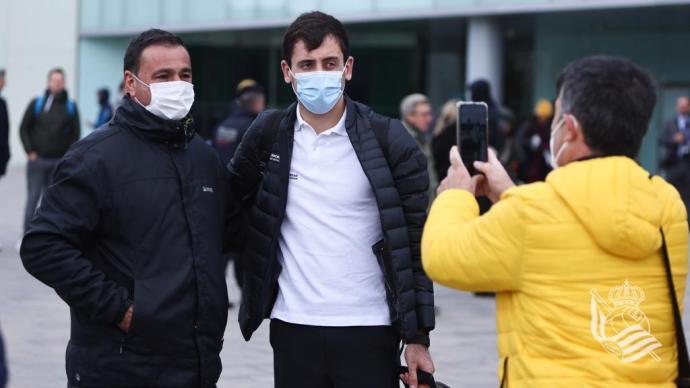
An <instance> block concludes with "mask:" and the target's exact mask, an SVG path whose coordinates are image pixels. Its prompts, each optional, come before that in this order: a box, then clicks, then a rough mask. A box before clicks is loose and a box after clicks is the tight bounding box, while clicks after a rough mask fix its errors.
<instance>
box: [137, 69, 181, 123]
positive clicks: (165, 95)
mask: <svg viewBox="0 0 690 388" xmlns="http://www.w3.org/2000/svg"><path fill="white" fill-rule="evenodd" d="M132 76H133V77H134V79H136V80H137V81H139V82H141V84H142V85H146V87H148V88H149V90H150V91H151V103H150V104H149V105H144V104H142V103H141V102H140V101H139V100H138V99H136V98H135V99H136V101H137V102H138V103H139V104H140V105H141V106H143V107H144V108H145V109H146V110H147V111H149V112H151V113H153V114H154V115H156V116H158V117H160V118H162V119H166V120H182V119H183V118H184V117H185V116H187V114H188V113H189V110H190V109H192V104H194V85H193V84H191V83H189V82H186V81H168V82H154V83H151V84H147V83H145V82H144V81H142V80H140V79H139V78H138V77H137V76H136V75H134V74H132Z"/></svg>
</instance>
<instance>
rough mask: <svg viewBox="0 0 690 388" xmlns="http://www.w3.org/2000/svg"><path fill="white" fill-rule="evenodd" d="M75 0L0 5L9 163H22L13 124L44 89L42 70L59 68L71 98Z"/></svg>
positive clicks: (6, 1) (74, 71) (0, 62)
mask: <svg viewBox="0 0 690 388" xmlns="http://www.w3.org/2000/svg"><path fill="white" fill-rule="evenodd" d="M77 16H78V2H77V0H60V1H55V0H2V1H0V67H4V68H5V69H6V70H7V76H6V79H7V85H6V87H5V89H4V90H3V91H2V95H3V97H4V98H5V100H6V101H7V105H8V108H9V114H10V133H11V134H10V149H11V152H12V159H11V160H10V163H11V164H13V165H16V164H24V163H26V157H25V153H24V149H23V148H22V146H21V143H20V141H19V123H20V122H21V119H22V116H23V114H24V111H25V109H26V107H27V104H28V103H29V101H30V100H31V99H32V98H33V97H35V96H37V95H39V94H41V93H42V92H43V91H44V90H45V87H46V79H47V78H46V77H47V74H48V71H49V70H50V69H52V68H54V67H62V68H63V69H64V70H65V72H66V78H67V89H68V91H69V92H70V94H71V97H72V98H76V99H77V101H78V100H79V98H78V97H79V96H78V95H75V94H74V91H75V90H76V84H77V80H78V77H77V36H78V24H77V20H78V19H77Z"/></svg>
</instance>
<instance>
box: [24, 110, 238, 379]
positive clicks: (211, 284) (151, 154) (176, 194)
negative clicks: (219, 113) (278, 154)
mask: <svg viewBox="0 0 690 388" xmlns="http://www.w3.org/2000/svg"><path fill="white" fill-rule="evenodd" d="M190 125H191V120H190V121H183V122H179V121H176V122H173V121H165V120H162V119H159V118H158V117H156V116H154V115H152V114H151V113H149V112H147V111H146V110H145V109H143V108H141V107H140V106H139V105H138V104H137V103H135V102H133V101H132V100H131V99H129V98H126V99H125V100H124V103H123V105H122V106H121V107H120V108H119V109H118V111H117V114H116V116H115V118H114V119H113V121H111V123H110V124H109V126H108V127H106V128H104V129H103V130H101V131H97V132H94V133H93V134H92V135H90V136H88V137H86V138H84V139H83V140H81V141H80V142H78V143H77V144H75V145H74V146H73V147H72V148H71V149H70V151H69V152H68V153H67V154H66V155H65V157H64V158H63V159H62V160H61V161H60V163H59V165H58V167H57V170H56V173H55V175H54V182H53V184H52V185H51V186H50V188H49V189H48V190H47V192H46V194H45V196H44V198H43V202H42V204H41V206H40V208H39V210H38V212H37V214H36V216H35V217H34V219H33V221H32V222H31V225H30V228H29V231H28V233H27V234H26V236H25V237H24V241H23V244H22V248H21V256H22V260H23V263H24V266H25V267H26V269H27V270H28V271H29V272H30V273H31V274H32V275H33V276H35V277H36V278H38V279H39V280H41V281H42V282H44V283H46V284H47V285H49V286H50V287H52V288H54V289H55V291H56V292H57V294H58V295H59V296H60V297H61V298H62V299H63V300H64V301H65V302H67V304H68V305H69V306H70V312H71V324H72V330H71V338H70V344H69V347H68V350H67V373H68V379H69V383H70V385H74V386H82V385H83V386H88V387H92V386H99V387H100V386H109V387H110V386H146V387H154V386H155V387H198V386H203V387H207V386H215V385H214V384H215V382H216V381H217V379H218V377H219V375H220V371H221V364H220V357H219V353H220V350H221V347H222V342H223V340H222V338H223V333H224V330H225V326H226V322H227V308H228V300H227V289H226V283H225V274H224V268H225V262H224V260H223V256H222V248H223V243H224V241H229V239H227V235H233V234H235V233H236V231H235V230H233V223H232V220H233V219H234V213H233V212H234V209H233V207H232V206H234V205H233V204H234V203H235V202H234V201H233V202H230V201H232V198H231V197H230V193H229V192H228V181H227V178H228V175H227V170H226V169H225V168H224V166H223V165H222V164H221V163H220V160H219V159H218V156H217V155H216V153H215V152H214V150H213V149H212V148H211V147H209V146H208V145H207V144H206V143H205V142H204V141H203V140H201V138H199V137H198V136H194V132H193V130H190V129H191V127H190ZM224 214H228V217H227V218H225V217H224ZM226 219H227V220H228V221H226ZM226 222H228V223H227V224H226ZM226 233H227V234H226ZM130 303H132V304H133V307H134V319H133V322H132V326H131V330H130V331H129V333H128V334H125V333H123V332H122V331H120V330H119V329H118V328H117V324H118V323H119V322H120V321H121V320H122V318H123V315H124V313H125V310H126V309H127V307H128V305H129V304H130ZM102 384H105V385H102Z"/></svg>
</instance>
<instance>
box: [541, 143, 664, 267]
mask: <svg viewBox="0 0 690 388" xmlns="http://www.w3.org/2000/svg"><path fill="white" fill-rule="evenodd" d="M660 179H661V178H654V179H653V180H652V179H650V175H649V172H647V171H645V170H644V169H643V168H642V167H640V166H639V165H638V164H637V163H636V162H635V161H634V160H632V159H630V158H627V157H605V158H595V159H589V160H585V161H580V162H573V163H570V164H568V165H567V166H565V167H562V168H559V169H557V170H555V171H553V172H551V174H549V176H548V177H547V178H546V183H547V184H549V185H550V186H551V187H553V189H554V190H555V191H556V193H557V195H558V196H559V197H560V198H561V199H562V200H563V201H564V202H565V204H566V205H567V206H568V207H569V208H570V209H571V210H572V212H573V213H574V214H575V216H576V218H577V219H578V220H579V222H580V223H581V224H582V225H584V227H585V228H586V229H587V230H588V231H589V233H590V234H591V236H592V238H593V239H594V240H595V241H596V243H597V244H598V245H599V246H600V247H601V248H602V249H603V250H605V251H607V252H610V253H613V254H615V255H617V256H621V257H625V258H629V259H639V258H644V257H648V256H649V255H650V254H652V253H653V252H654V251H657V250H658V249H660V246H661V236H660V233H659V227H660V225H661V220H662V216H663V211H664V208H665V204H664V203H663V202H662V201H663V200H664V199H663V198H665V197H667V196H664V195H660V194H661V193H660V190H662V189H664V188H665V187H666V185H660V184H659V183H660V182H659V180H660Z"/></svg>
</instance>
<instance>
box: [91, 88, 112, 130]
mask: <svg viewBox="0 0 690 388" xmlns="http://www.w3.org/2000/svg"><path fill="white" fill-rule="evenodd" d="M96 95H97V97H98V106H99V107H100V110H99V111H98V117H97V118H96V121H95V122H94V123H93V128H94V129H98V128H100V127H102V126H103V125H105V124H107V123H108V121H110V119H112V118H113V107H112V105H110V92H109V91H108V89H107V88H101V89H99V90H98V92H97V93H96Z"/></svg>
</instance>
